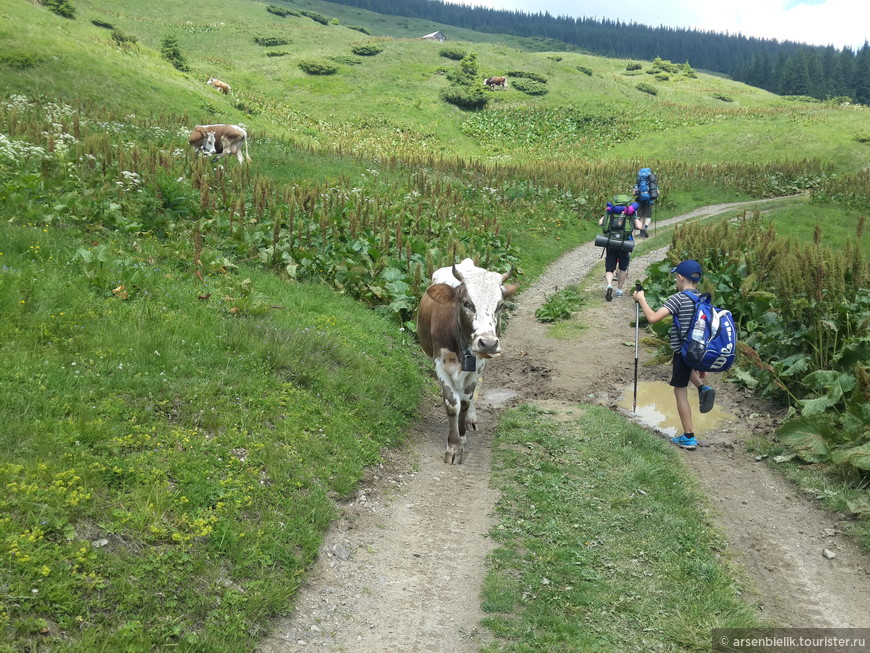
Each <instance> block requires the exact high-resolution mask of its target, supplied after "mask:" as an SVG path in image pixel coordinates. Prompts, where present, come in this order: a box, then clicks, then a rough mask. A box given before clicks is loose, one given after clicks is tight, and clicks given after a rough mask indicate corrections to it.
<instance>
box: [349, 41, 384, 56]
mask: <svg viewBox="0 0 870 653" xmlns="http://www.w3.org/2000/svg"><path fill="white" fill-rule="evenodd" d="M350 50H351V52H353V53H354V54H358V55H359V56H361V57H373V56H375V55H376V54H380V53H381V52H383V51H384V49H383V48H382V47H380V46H378V45H375V44H374V43H357V44H356V45H352V46H351V48H350Z"/></svg>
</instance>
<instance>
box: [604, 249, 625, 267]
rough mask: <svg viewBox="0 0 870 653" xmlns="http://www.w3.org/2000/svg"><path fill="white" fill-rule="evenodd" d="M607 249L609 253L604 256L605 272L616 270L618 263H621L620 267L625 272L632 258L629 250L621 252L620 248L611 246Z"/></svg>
mask: <svg viewBox="0 0 870 653" xmlns="http://www.w3.org/2000/svg"><path fill="white" fill-rule="evenodd" d="M606 251H607V254H606V255H605V257H604V271H605V272H615V271H616V266H617V265H619V269H620V270H622V271H623V272H625V271H626V270H628V261H629V260H630V258H631V257H630V256H629V255H628V252H621V251H619V250H618V249H611V248H609V247H608V248H607V250H606Z"/></svg>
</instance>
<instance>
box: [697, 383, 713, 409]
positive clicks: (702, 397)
mask: <svg viewBox="0 0 870 653" xmlns="http://www.w3.org/2000/svg"><path fill="white" fill-rule="evenodd" d="M715 400H716V391H715V390H714V389H713V388H711V387H710V386H709V385H702V386H701V387H700V388H698V404H699V407H700V410H701V412H702V413H709V412H710V411H711V410H712V409H713V402H714V401H715Z"/></svg>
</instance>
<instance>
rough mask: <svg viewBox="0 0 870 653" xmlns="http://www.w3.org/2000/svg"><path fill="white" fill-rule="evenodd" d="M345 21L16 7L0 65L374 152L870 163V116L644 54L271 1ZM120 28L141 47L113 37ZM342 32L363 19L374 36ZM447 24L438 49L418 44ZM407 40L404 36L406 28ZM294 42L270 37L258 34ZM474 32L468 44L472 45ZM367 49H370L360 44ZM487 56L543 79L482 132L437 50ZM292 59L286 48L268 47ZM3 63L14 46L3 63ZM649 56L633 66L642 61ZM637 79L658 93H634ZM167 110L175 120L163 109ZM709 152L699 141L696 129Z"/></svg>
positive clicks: (10, 83)
mask: <svg viewBox="0 0 870 653" xmlns="http://www.w3.org/2000/svg"><path fill="white" fill-rule="evenodd" d="M278 5H279V6H282V7H285V8H287V9H294V10H297V11H298V10H300V9H306V10H311V11H314V12H316V13H317V14H319V15H322V16H325V17H327V18H332V19H335V20H337V22H338V24H326V25H322V24H320V23H319V22H317V21H315V20H312V19H311V18H309V17H306V16H286V17H283V18H282V17H279V16H276V15H275V14H273V13H269V12H267V11H266V6H267V5H266V4H263V3H258V2H249V1H245V0H232V1H229V2H225V3H221V5H220V6H219V7H218V6H215V5H214V3H209V2H205V1H204V0H193V1H192V2H189V3H185V4H184V5H178V4H175V3H166V5H165V6H163V5H160V8H159V9H158V8H157V7H155V6H154V5H153V4H145V5H130V4H129V3H121V2H108V1H99V0H97V1H87V2H76V7H77V14H76V18H75V20H69V19H65V18H61V17H58V16H56V15H54V14H52V13H50V12H48V11H47V10H46V9H45V8H43V7H40V6H38V5H32V4H29V3H20V4H16V5H13V6H12V7H10V8H9V9H8V10H7V16H8V18H9V20H5V21H4V24H3V26H2V27H0V30H2V31H0V40H2V41H3V43H4V46H6V48H8V50H7V51H8V52H10V53H15V55H16V56H18V58H19V59H20V60H22V61H27V62H30V63H32V65H30V66H28V67H26V68H25V69H23V70H21V69H16V68H14V67H10V66H9V65H6V66H0V81H2V83H3V88H4V89H7V92H8V93H22V94H27V95H33V96H40V95H45V96H46V97H54V98H64V99H69V100H71V99H73V98H77V99H81V100H84V101H93V102H99V103H100V104H101V105H105V106H108V107H110V108H116V109H118V110H119V111H135V112H142V113H158V114H163V115H166V116H167V118H166V119H167V120H172V119H173V118H174V120H175V121H177V122H178V123H181V124H190V123H194V122H205V121H220V122H243V123H245V124H246V125H248V126H250V127H251V128H252V129H253V130H254V133H255V134H259V135H263V134H265V133H268V134H272V135H274V136H281V137H284V138H288V139H290V140H291V141H292V142H294V143H299V144H305V145H312V146H314V147H327V146H333V145H335V144H340V145H342V147H344V148H346V150H353V151H358V152H362V153H365V154H368V155H375V156H381V157H382V156H388V155H390V154H409V153H418V154H428V153H433V152H434V153H437V154H444V155H453V154H456V155H459V156H476V157H484V158H488V159H495V160H500V161H502V160H505V159H508V160H520V161H521V160H528V159H537V160H546V159H549V158H552V157H553V156H558V157H560V158H564V157H568V158H573V157H576V158H581V159H588V157H590V156H596V157H597V156H600V155H602V154H607V155H608V156H618V157H624V158H637V157H642V156H652V157H654V158H656V159H659V160H667V159H670V158H679V159H680V160H687V161H691V162H701V161H704V162H716V161H722V160H727V161H759V160H761V161H769V160H776V159H781V158H786V157H787V158H815V157H820V158H823V159H825V160H831V161H832V162H833V163H834V165H835V166H836V167H837V169H838V170H839V171H843V172H851V171H855V170H858V169H861V168H863V167H866V166H867V165H870V147H868V146H867V144H866V143H860V142H858V141H857V140H856V137H857V136H859V135H860V134H861V133H862V132H864V131H866V127H865V125H866V120H867V111H866V110H865V109H856V108H854V107H850V108H840V107H830V106H826V105H824V104H820V103H808V102H802V101H788V100H785V99H783V98H779V97H777V96H774V95H771V94H770V93H767V92H764V91H761V90H758V89H754V88H751V87H747V86H745V85H743V84H737V83H734V82H731V81H728V80H726V79H723V78H721V77H717V76H712V75H705V74H700V73H699V74H697V76H688V75H686V74H684V73H681V72H680V73H676V74H670V75H669V79H667V80H663V79H661V77H662V75H651V74H648V73H649V72H651V71H652V70H651V65H650V63H649V62H646V63H643V64H642V68H641V69H640V70H627V69H626V68H627V64H629V63H631V62H627V61H622V60H610V59H603V58H599V57H592V56H588V55H583V54H580V53H573V52H531V51H528V50H525V49H522V48H521V47H519V46H520V44H519V43H517V42H516V41H515V40H510V39H503V40H502V42H494V41H495V40H496V37H495V36H493V35H479V34H475V33H473V32H470V31H462V30H456V29H453V28H448V27H444V26H440V25H427V24H424V23H420V24H419V25H418V24H417V23H415V22H414V21H412V20H410V19H401V18H390V17H384V16H379V15H377V14H371V13H370V12H365V11H361V10H357V9H353V8H348V7H344V6H341V5H333V4H331V3H327V2H313V1H312V2H303V1H301V0H300V1H299V2H295V3H283V4H282V3H278ZM92 20H97V21H100V22H102V23H107V24H111V25H112V26H114V27H115V28H117V30H119V31H120V32H121V33H122V34H124V35H126V36H128V37H133V38H135V39H136V42H135V43H132V44H129V43H128V44H126V45H123V46H119V45H118V44H117V43H116V42H115V41H114V40H113V38H112V36H111V34H112V33H111V31H110V30H108V29H106V28H101V27H97V26H95V25H93V24H92V22H91V21H92ZM347 25H351V26H363V27H365V28H366V29H368V30H369V31H370V32H371V36H367V35H365V34H363V33H361V32H359V31H356V30H354V29H350V28H348V27H347ZM438 28H443V29H444V30H445V31H446V32H447V33H448V34H449V35H450V37H451V40H450V41H448V42H447V43H446V44H439V43H435V42H428V41H422V40H420V39H419V38H417V37H418V36H419V35H421V34H423V33H427V32H429V31H432V30H434V29H438ZM166 36H173V37H175V38H176V39H177V41H178V44H179V47H180V50H181V52H182V54H183V55H184V57H185V59H186V60H187V62H188V64H189V68H190V72H189V73H187V74H184V73H181V72H179V71H177V70H175V69H174V68H173V67H172V66H171V65H169V63H168V62H166V61H165V60H164V59H162V58H161V57H160V56H159V53H158V52H159V49H160V44H161V42H162V40H163V39H164V38H165V37H166ZM403 37H404V38H403ZM258 38H259V39H263V38H274V39H280V40H283V41H286V44H282V45H274V46H263V45H259V44H257V42H256V41H255V39H258ZM466 39H467V40H466ZM365 43H374V44H376V45H378V46H379V47H381V48H383V51H382V52H380V53H379V54H377V55H375V56H356V55H354V54H353V52H352V47H353V46H354V45H357V44H365ZM445 46H449V47H452V48H458V49H460V50H463V51H465V52H467V53H474V54H475V55H476V57H477V66H478V76H479V77H480V79H481V80H482V79H483V77H485V76H490V75H495V74H509V73H511V72H517V71H520V72H525V73H531V74H534V75H536V76H539V77H540V78H543V79H545V80H546V83H545V84H544V87H545V88H546V91H547V92H546V94H545V95H537V96H532V95H527V94H526V93H523V92H521V91H519V90H517V89H516V88H515V87H514V86H515V84H516V83H517V79H518V78H513V77H511V76H510V75H508V76H509V88H508V89H507V90H506V91H504V92H492V93H489V94H488V97H489V98H490V110H488V111H487V112H486V113H487V118H486V120H485V123H484V124H482V125H481V124H480V123H481V119H480V117H479V116H476V115H474V114H469V113H468V112H464V111H462V110H460V109H458V108H456V107H454V106H452V105H450V104H447V103H446V102H444V101H443V100H442V99H441V97H440V92H441V90H442V89H444V88H445V87H446V86H447V85H448V83H449V82H448V80H447V75H446V74H445V73H447V72H449V71H450V70H454V69H456V68H457V66H458V62H456V61H454V60H451V59H448V58H445V57H442V56H440V55H439V53H440V51H441V50H442V49H443V48H444V47H445ZM269 53H273V54H275V53H283V56H268V54H269ZM8 56H10V55H7V57H8ZM311 58H316V59H320V60H325V61H328V62H330V63H332V64H333V65H335V66H336V67H337V71H336V72H335V74H332V75H309V74H307V73H305V72H303V71H302V70H301V69H300V68H299V63H300V62H301V61H302V60H305V59H311ZM637 63H640V62H637ZM212 76H215V77H218V78H220V79H223V80H224V81H227V82H228V83H230V85H231V86H232V87H233V89H234V92H233V94H232V95H231V96H229V97H225V96H221V95H219V94H218V93H217V92H216V91H215V90H214V89H213V88H211V87H209V86H206V85H205V80H206V79H208V78H209V77H212ZM639 84H641V85H645V86H646V87H648V89H651V90H652V91H654V92H655V93H656V95H651V94H650V93H649V92H644V91H642V90H638V88H637V87H638V85H639ZM169 116H172V117H173V118H169ZM711 137H712V138H713V140H712V142H711V143H710V145H708V144H706V143H705V145H704V147H700V146H698V141H699V140H701V139H709V138H711Z"/></svg>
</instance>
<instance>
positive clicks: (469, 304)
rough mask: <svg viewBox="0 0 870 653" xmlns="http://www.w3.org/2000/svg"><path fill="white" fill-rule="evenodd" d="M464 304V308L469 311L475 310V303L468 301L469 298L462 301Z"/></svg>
mask: <svg viewBox="0 0 870 653" xmlns="http://www.w3.org/2000/svg"><path fill="white" fill-rule="evenodd" d="M462 306H463V308H467V309H468V310H469V311H473V310H474V304H472V303H471V302H470V301H468V300H467V299H466V300H463V302H462Z"/></svg>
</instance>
